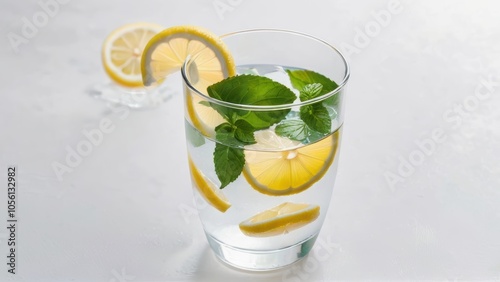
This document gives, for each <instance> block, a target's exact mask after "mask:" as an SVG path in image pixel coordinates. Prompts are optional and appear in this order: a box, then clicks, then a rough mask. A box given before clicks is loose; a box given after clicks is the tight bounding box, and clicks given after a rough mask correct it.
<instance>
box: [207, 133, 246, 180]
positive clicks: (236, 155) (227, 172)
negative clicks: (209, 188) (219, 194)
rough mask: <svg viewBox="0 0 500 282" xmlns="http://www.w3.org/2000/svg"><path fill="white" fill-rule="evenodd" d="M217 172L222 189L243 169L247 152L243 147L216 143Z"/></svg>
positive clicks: (215, 161)
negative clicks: (245, 152)
mask: <svg viewBox="0 0 500 282" xmlns="http://www.w3.org/2000/svg"><path fill="white" fill-rule="evenodd" d="M214 164H215V173H216V174H217V177H218V178H219V180H220V182H221V186H220V189H222V188H224V187H226V186H227V185H228V184H229V183H231V182H233V181H234V180H236V178H238V176H239V175H240V174H241V172H242V171H243V166H244V165H245V154H244V152H243V149H238V148H233V147H229V146H226V145H223V144H220V143H216V145H215V151H214Z"/></svg>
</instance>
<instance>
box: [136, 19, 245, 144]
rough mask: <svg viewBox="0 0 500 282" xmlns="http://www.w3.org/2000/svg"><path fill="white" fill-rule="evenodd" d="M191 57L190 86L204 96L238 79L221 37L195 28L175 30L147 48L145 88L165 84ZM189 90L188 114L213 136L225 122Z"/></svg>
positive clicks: (171, 29) (143, 61) (157, 36)
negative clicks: (212, 87)
mask: <svg viewBox="0 0 500 282" xmlns="http://www.w3.org/2000/svg"><path fill="white" fill-rule="evenodd" d="M188 56H191V58H192V60H193V62H192V63H191V67H190V69H189V70H188V73H189V75H190V82H191V83H192V86H194V87H195V88H196V89H197V90H198V91H200V92H202V93H203V94H207V92H206V91H207V87H208V86H210V85H212V84H214V83H216V82H219V81H221V80H223V79H224V78H227V77H229V76H234V75H236V66H235V63H234V60H233V57H232V56H231V54H230V53H229V51H228V49H227V47H226V45H225V44H224V43H223V42H222V40H221V39H220V38H219V37H218V36H216V35H214V34H212V33H210V32H208V31H206V30H204V29H202V28H199V27H195V26H175V27H171V28H168V29H165V30H164V31H162V32H160V33H159V34H157V35H156V36H155V37H153V38H152V39H151V40H150V41H149V43H148V44H147V46H146V48H145V50H144V53H143V56H142V65H141V69H142V77H143V82H144V85H146V86H148V85H152V84H155V83H161V82H162V81H163V80H164V79H165V78H166V77H167V76H168V75H169V74H171V73H173V72H175V71H178V70H179V69H180V68H181V67H182V65H183V64H184V62H185V61H186V59H187V57H188ZM186 90H187V91H186V101H185V102H186V112H187V113H188V116H189V118H190V120H191V123H192V124H193V125H194V126H195V127H196V128H197V129H198V130H200V131H201V133H202V134H204V135H210V134H211V133H213V130H214V128H215V127H216V126H217V125H219V124H221V123H223V122H224V119H223V118H222V117H221V116H220V115H219V113H217V111H215V110H214V109H212V108H211V107H209V106H206V105H202V104H200V102H201V101H203V98H202V97H200V96H199V95H198V94H196V93H194V92H192V91H190V90H189V89H186Z"/></svg>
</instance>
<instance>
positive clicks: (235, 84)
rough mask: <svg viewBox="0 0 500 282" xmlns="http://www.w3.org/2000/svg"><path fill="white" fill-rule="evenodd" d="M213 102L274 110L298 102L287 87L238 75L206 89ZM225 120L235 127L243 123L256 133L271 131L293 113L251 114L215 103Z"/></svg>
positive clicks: (257, 77)
mask: <svg viewBox="0 0 500 282" xmlns="http://www.w3.org/2000/svg"><path fill="white" fill-rule="evenodd" d="M207 91H208V95H209V96H210V97H212V98H215V99H218V100H221V101H225V102H230V103H235V104H242V105H252V106H271V105H283V104H290V103H293V101H295V99H296V96H295V94H294V93H293V92H292V91H291V90H290V89H288V88H287V87H286V86H284V85H282V84H280V83H278V82H275V81H273V80H272V79H270V78H267V77H262V76H255V75H238V76H232V77H229V78H226V79H224V80H223V81H220V82H218V83H216V84H213V85H211V86H209V87H208V88H207ZM211 106H212V107H213V108H214V109H215V110H217V111H218V112H219V113H220V114H221V115H222V116H223V117H224V118H226V120H228V121H229V122H231V123H233V122H235V120H237V119H244V120H245V121H247V122H248V123H249V124H250V125H251V126H252V127H253V128H255V129H256V130H259V129H264V128H268V127H270V126H271V125H273V124H275V123H278V122H280V121H281V120H282V119H284V118H285V116H286V115H287V114H288V112H289V111H290V110H289V109H285V110H279V111H248V110H241V109H233V108H229V107H225V106H222V105H217V104H215V103H212V104H211Z"/></svg>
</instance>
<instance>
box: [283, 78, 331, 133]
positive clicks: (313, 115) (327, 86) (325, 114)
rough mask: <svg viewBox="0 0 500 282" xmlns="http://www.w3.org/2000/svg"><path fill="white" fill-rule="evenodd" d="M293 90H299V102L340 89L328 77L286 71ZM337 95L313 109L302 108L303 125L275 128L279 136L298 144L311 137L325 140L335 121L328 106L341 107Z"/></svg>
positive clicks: (296, 123)
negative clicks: (337, 105)
mask: <svg viewBox="0 0 500 282" xmlns="http://www.w3.org/2000/svg"><path fill="white" fill-rule="evenodd" d="M286 72H287V74H288V76H289V78H290V82H291V83H292V86H293V87H294V88H295V89H297V90H299V92H300V95H299V98H300V101H302V102H305V101H308V100H312V99H314V98H317V97H320V96H322V95H324V94H326V93H329V92H331V91H333V90H334V89H335V88H337V86H338V85H337V84H336V83H335V82H334V81H332V80H331V79H329V78H327V77H326V76H324V75H322V74H319V73H316V72H313V71H309V70H287V71H286ZM337 96H338V95H335V96H333V97H330V98H328V99H326V100H325V101H320V102H317V103H314V104H311V105H306V106H301V107H300V110H299V116H300V121H293V122H292V121H288V120H285V121H283V122H282V123H280V124H279V125H278V126H276V134H278V135H280V136H283V137H287V138H290V139H293V140H297V141H302V142H303V141H306V140H308V139H310V137H311V136H324V135H326V134H328V133H330V131H331V126H332V120H331V119H332V117H331V113H330V112H329V111H328V109H327V107H326V106H329V107H333V106H334V105H336V103H338V97H337Z"/></svg>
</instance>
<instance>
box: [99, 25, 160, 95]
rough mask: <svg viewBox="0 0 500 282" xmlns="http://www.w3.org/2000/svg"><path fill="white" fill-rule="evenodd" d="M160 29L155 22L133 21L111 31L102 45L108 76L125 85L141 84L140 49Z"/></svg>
mask: <svg viewBox="0 0 500 282" xmlns="http://www.w3.org/2000/svg"><path fill="white" fill-rule="evenodd" d="M162 29H163V27H162V26H161V25H157V24H152V23H133V24H127V25H124V26H122V27H120V28H118V29H116V30H114V31H113V32H111V34H109V35H108V37H107V38H106V39H105V40H104V44H103V46H102V63H103V65H104V69H105V70H106V73H107V74H108V75H109V77H111V79H113V80H114V81H115V82H116V83H118V84H120V85H123V86H126V87H139V86H142V85H143V84H142V75H141V62H140V60H141V56H142V51H143V50H144V46H146V44H147V43H148V41H149V40H150V39H151V38H152V37H153V36H154V35H155V34H157V33H158V32H160V31H161V30H162Z"/></svg>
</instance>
